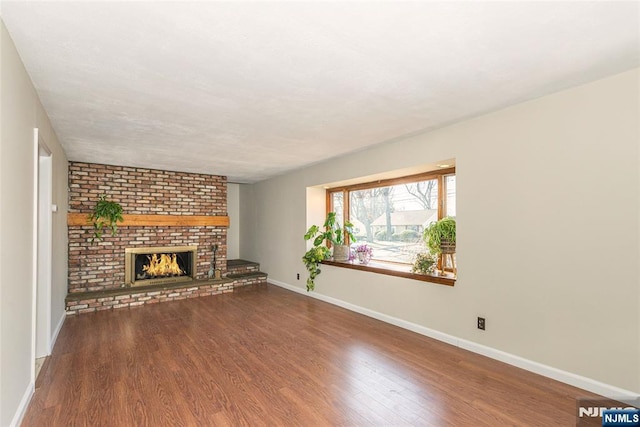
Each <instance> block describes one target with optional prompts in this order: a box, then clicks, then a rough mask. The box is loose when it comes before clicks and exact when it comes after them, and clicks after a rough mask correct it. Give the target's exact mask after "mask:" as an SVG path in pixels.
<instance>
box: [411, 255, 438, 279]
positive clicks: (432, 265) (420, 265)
mask: <svg viewBox="0 0 640 427" xmlns="http://www.w3.org/2000/svg"><path fill="white" fill-rule="evenodd" d="M437 263H438V257H437V256H436V255H432V254H430V253H428V252H422V253H419V254H417V255H416V259H415V261H414V262H413V267H411V272H412V273H419V274H433V272H434V271H435V269H436V266H437Z"/></svg>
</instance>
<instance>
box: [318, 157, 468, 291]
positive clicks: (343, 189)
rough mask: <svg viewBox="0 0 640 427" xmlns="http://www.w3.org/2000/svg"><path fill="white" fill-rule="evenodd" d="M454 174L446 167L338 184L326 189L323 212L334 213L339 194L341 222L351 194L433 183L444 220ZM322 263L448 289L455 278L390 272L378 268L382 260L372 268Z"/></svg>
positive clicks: (439, 261) (346, 215)
mask: <svg viewBox="0 0 640 427" xmlns="http://www.w3.org/2000/svg"><path fill="white" fill-rule="evenodd" d="M455 174H456V168H455V167H449V168H443V169H438V170H433V171H429V172H422V173H418V174H414V175H406V176H401V177H397V178H389V179H381V180H376V181H368V182H361V183H358V184H351V185H341V186H336V187H331V188H327V189H326V190H325V191H326V211H327V212H326V213H327V214H328V213H329V212H333V211H334V209H333V194H337V193H342V218H343V221H345V220H347V219H349V214H350V210H351V209H350V208H351V207H350V201H351V196H350V192H351V191H358V190H368V189H372V188H379V187H388V186H393V185H400V184H411V183H415V182H420V181H428V180H436V181H437V184H438V201H437V210H438V219H439V220H440V219H442V218H444V216H445V214H446V212H447V205H446V203H447V189H446V177H447V176H451V175H455ZM456 184H457V181H456ZM456 190H457V189H456ZM346 243H347V244H348V245H349V244H351V242H350V241H349V239H348V238H347V240H346ZM374 261H375V260H374ZM441 262H442V257H438V268H441ZM323 263H324V264H327V265H333V266H337V267H344V268H350V269H355V270H363V271H370V272H373V273H379V274H387V275H391V276H398V277H407V278H411V279H416V280H421V281H425V282H431V283H437V284H443V285H448V286H453V285H454V284H455V281H456V277H449V276H433V275H428V274H416V273H410V272H405V271H399V270H398V269H393V268H385V267H384V265H381V264H384V263H385V261H378V262H375V263H373V264H374V265H371V266H370V265H360V264H353V263H351V262H348V261H347V262H336V261H324V262H323ZM387 263H388V264H389V265H391V264H394V263H391V262H387ZM402 265H407V264H404V263H402ZM409 265H410V264H409ZM446 270H447V271H451V269H446Z"/></svg>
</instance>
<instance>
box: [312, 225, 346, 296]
mask: <svg viewBox="0 0 640 427" xmlns="http://www.w3.org/2000/svg"><path fill="white" fill-rule="evenodd" d="M346 237H349V239H350V241H351V242H355V241H356V238H355V236H354V235H353V224H352V223H351V222H349V221H345V224H344V227H342V226H340V223H338V221H337V220H336V213H335V212H329V213H328V214H327V219H326V220H325V222H324V224H323V225H322V228H321V227H319V226H317V225H312V226H311V227H309V229H308V230H307V232H306V233H305V235H304V240H306V241H308V240H313V247H312V248H311V249H309V250H308V251H307V252H306V253H305V254H304V256H303V257H302V262H304V265H305V267H306V268H307V271H309V278H308V279H307V292H308V291H312V290H314V289H315V286H316V285H315V279H316V277H318V275H319V274H320V273H321V271H320V267H318V266H319V265H320V263H321V262H322V261H324V260H326V259H329V257H330V256H331V251H330V250H329V247H328V246H327V245H326V243H327V242H329V243H331V244H333V245H344V244H346Z"/></svg>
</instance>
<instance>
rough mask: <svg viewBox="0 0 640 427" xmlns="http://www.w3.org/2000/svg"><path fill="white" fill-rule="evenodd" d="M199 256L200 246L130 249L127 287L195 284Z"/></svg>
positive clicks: (126, 260) (126, 277)
mask: <svg viewBox="0 0 640 427" xmlns="http://www.w3.org/2000/svg"><path fill="white" fill-rule="evenodd" d="M196 252H197V246H177V247H170V246H169V247H152V248H127V249H125V279H126V283H127V284H129V285H132V286H139V285H153V284H160V283H175V282H182V281H188V280H193V279H194V278H195V270H196V268H195V265H196Z"/></svg>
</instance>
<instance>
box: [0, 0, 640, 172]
mask: <svg viewBox="0 0 640 427" xmlns="http://www.w3.org/2000/svg"><path fill="white" fill-rule="evenodd" d="M639 7H640V4H639V3H638V2H347V3H342V2H322V3H320V2H311V3H299V2H257V3H248V2H235V3H234V2H10V1H4V2H3V3H2V10H1V12H0V13H1V14H2V19H3V20H4V22H5V24H6V26H7V28H8V30H9V32H10V34H11V36H12V38H13V39H14V42H15V44H16V46H17V48H18V51H19V53H20V55H21V57H22V59H23V61H24V63H25V66H26V67H27V70H28V72H29V74H30V75H31V78H32V80H33V83H34V85H35V86H36V89H37V91H38V93H39V95H40V99H41V100H42V102H43V104H44V107H45V109H46V111H47V113H48V114H49V117H50V118H51V121H52V123H53V126H54V128H55V130H56V133H57V135H58V137H59V139H60V142H61V143H62V145H63V146H64V148H65V150H66V152H67V154H68V157H69V159H71V160H80V161H88V162H97V163H108V164H118V165H129V166H142V167H151V168H158V169H168V170H180V171H190V172H201V173H210V174H220V175H227V176H228V177H229V180H230V181H235V182H255V181H259V180H262V179H265V178H268V177H271V176H274V175H277V174H281V173H284V172H286V171H288V170H292V169H296V168H300V167H303V166H305V165H308V164H311V163H315V162H318V161H321V160H324V159H328V158H331V157H335V156H338V155H341V154H344V153H349V152H353V151H357V150H361V149H364V148H366V147H368V146H371V145H375V144H380V143H383V142H385V141H389V140H392V139H395V138H398V137H401V136H403V135H408V134H414V133H417V132H421V131H425V130H428V129H432V128H435V127H438V126H442V125H444V124H448V123H452V122H455V121H459V120H462V119H465V118H468V117H472V116H476V115H478V114H482V113H484V112H488V111H492V110H495V109H497V108H501V107H504V106H507V105H510V104H514V103H517V102H521V101H523V100H526V99H531V98H534V97H538V96H541V95H545V94H548V93H551V92H554V91H557V90H560V89H563V88H566V87H570V86H574V85H577V84H580V83H584V82H587V81H591V80H595V79H598V78H601V77H605V76H608V75H611V74H615V73H618V72H622V71H625V70H628V69H631V68H634V67H638V66H639V65H640V41H639V40H640V24H639V20H640V17H639V16H640V12H639V11H640V9H639Z"/></svg>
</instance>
